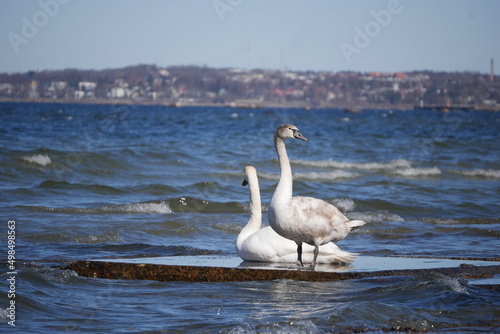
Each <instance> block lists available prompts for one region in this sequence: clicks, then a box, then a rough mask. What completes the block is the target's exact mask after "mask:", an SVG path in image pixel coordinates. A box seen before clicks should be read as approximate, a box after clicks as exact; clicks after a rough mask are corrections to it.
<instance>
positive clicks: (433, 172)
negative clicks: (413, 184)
mask: <svg viewBox="0 0 500 334" xmlns="http://www.w3.org/2000/svg"><path fill="white" fill-rule="evenodd" d="M391 173H393V174H396V175H398V176H404V177H419V176H437V175H441V173H442V172H441V170H440V169H439V168H437V167H432V168H426V167H418V168H405V169H396V170H393V171H391Z"/></svg>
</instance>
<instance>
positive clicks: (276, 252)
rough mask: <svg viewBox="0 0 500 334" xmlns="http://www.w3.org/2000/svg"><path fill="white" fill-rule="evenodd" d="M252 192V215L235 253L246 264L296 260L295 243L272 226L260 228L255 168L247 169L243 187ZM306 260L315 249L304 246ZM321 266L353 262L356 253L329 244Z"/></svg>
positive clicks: (260, 215)
mask: <svg viewBox="0 0 500 334" xmlns="http://www.w3.org/2000/svg"><path fill="white" fill-rule="evenodd" d="M246 184H248V185H249V189H250V216H249V218H248V223H247V225H246V226H245V227H244V228H243V229H242V230H241V232H240V234H239V235H238V238H237V239H236V250H237V251H238V255H239V257H241V258H242V259H243V260H245V261H260V262H289V263H294V262H296V261H297V244H296V243H295V242H293V241H292V240H289V239H285V238H283V237H282V236H280V235H278V234H277V233H276V232H275V231H274V230H273V229H272V228H271V227H270V226H266V227H264V228H260V227H261V223H262V211H261V204H260V191H259V180H258V178H257V171H256V170H255V168H254V167H253V166H246V167H245V180H244V181H243V185H246ZM304 246H305V247H304V248H303V254H302V256H303V258H304V260H305V261H308V262H311V261H312V260H313V255H314V254H313V251H314V247H312V246H309V245H304ZM319 254H320V255H321V256H320V258H319V259H318V263H350V262H352V261H353V260H354V258H355V257H356V255H355V254H353V253H349V252H344V251H343V250H341V249H340V248H339V247H338V246H337V245H335V244H334V243H331V242H330V243H327V244H325V245H323V246H321V247H320V249H319Z"/></svg>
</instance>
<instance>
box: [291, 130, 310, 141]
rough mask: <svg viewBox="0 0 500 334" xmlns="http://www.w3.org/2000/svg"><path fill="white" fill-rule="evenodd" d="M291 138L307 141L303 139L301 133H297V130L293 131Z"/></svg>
mask: <svg viewBox="0 0 500 334" xmlns="http://www.w3.org/2000/svg"><path fill="white" fill-rule="evenodd" d="M293 137H294V138H297V139H300V140H303V141H307V138H306V137H304V136H303V135H302V133H300V132H299V130H293Z"/></svg>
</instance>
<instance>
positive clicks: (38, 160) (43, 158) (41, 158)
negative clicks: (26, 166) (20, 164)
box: [23, 154, 52, 166]
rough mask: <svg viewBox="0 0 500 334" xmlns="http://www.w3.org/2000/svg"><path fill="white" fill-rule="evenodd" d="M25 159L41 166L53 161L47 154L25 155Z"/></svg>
mask: <svg viewBox="0 0 500 334" xmlns="http://www.w3.org/2000/svg"><path fill="white" fill-rule="evenodd" d="M23 160H24V161H26V162H29V163H32V164H36V165H40V166H47V165H48V164H50V163H51V162H52V160H50V157H49V156H48V155H45V154H35V155H32V156H25V157H23Z"/></svg>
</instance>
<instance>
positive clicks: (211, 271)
mask: <svg viewBox="0 0 500 334" xmlns="http://www.w3.org/2000/svg"><path fill="white" fill-rule="evenodd" d="M63 269H71V270H74V271H76V272H77V273H78V274H79V275H80V276H85V277H94V278H110V279H146V280H156V281H196V282H225V281H255V280H274V279H293V280H305V281H330V280H346V279H356V278H364V277H378V276H412V275H417V274H419V273H424V272H432V271H437V272H440V273H442V274H445V275H459V276H463V277H467V278H476V279H480V278H490V279H491V278H494V277H495V275H499V274H500V262H499V261H480V260H467V259H460V260H454V259H436V258H415V257H375V256H359V257H358V258H357V259H356V260H355V261H354V262H353V263H352V264H350V265H344V266H342V265H324V264H318V265H317V266H316V268H315V270H314V271H313V270H310V269H308V268H298V267H297V266H296V265H295V264H283V263H261V262H245V261H242V260H241V259H240V258H238V257H230V256H169V257H153V258H134V259H99V260H90V261H77V262H74V263H71V264H69V265H68V266H66V267H64V268H63Z"/></svg>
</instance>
